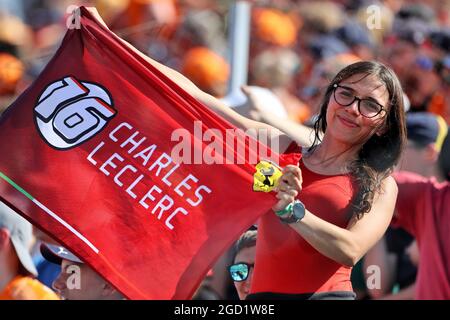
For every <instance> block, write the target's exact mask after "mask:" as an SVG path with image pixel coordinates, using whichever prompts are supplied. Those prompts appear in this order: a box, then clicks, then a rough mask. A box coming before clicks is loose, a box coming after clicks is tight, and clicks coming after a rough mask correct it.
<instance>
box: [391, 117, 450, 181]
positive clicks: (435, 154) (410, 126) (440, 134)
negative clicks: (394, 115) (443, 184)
mask: <svg viewBox="0 0 450 320" xmlns="http://www.w3.org/2000/svg"><path fill="white" fill-rule="evenodd" d="M406 128H407V132H408V143H407V145H406V148H405V150H404V152H403V155H402V159H401V161H400V169H401V170H402V171H410V172H414V173H417V174H420V175H422V176H425V177H431V176H434V177H436V178H438V180H445V179H443V177H441V174H440V172H439V168H438V158H439V153H440V152H441V149H442V144H443V142H444V139H445V137H446V135H447V131H448V128H447V124H446V123H445V120H444V119H443V118H442V117H440V116H437V115H435V114H432V113H430V112H413V113H408V114H407V116H406Z"/></svg>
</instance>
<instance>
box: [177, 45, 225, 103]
mask: <svg viewBox="0 0 450 320" xmlns="http://www.w3.org/2000/svg"><path fill="white" fill-rule="evenodd" d="M181 72H182V73H183V74H184V75H185V76H186V77H188V78H189V79H190V80H191V81H192V82H194V83H195V84H196V85H197V86H198V87H199V88H200V89H202V90H203V91H206V92H208V93H210V94H211V95H213V96H215V97H222V96H224V95H225V93H226V89H227V81H228V77H229V73H230V70H229V66H228V63H227V62H226V61H225V59H223V58H222V57H221V56H219V55H218V54H216V53H214V52H213V51H211V50H209V49H208V48H203V47H197V48H193V49H191V50H189V51H188V52H186V54H185V56H184V60H183V63H182V68H181Z"/></svg>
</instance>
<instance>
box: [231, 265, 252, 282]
mask: <svg viewBox="0 0 450 320" xmlns="http://www.w3.org/2000/svg"><path fill="white" fill-rule="evenodd" d="M254 267H255V264H254V263H246V262H237V263H234V264H232V265H231V266H228V272H229V273H230V276H231V279H233V281H236V282H241V281H245V280H247V278H248V275H249V274H250V268H254Z"/></svg>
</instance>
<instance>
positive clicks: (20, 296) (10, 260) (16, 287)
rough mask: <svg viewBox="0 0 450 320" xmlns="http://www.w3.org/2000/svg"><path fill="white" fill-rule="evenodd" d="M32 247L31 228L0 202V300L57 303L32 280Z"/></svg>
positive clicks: (47, 291) (34, 273)
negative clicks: (48, 301)
mask: <svg viewBox="0 0 450 320" xmlns="http://www.w3.org/2000/svg"><path fill="white" fill-rule="evenodd" d="M31 243H32V227H31V224H29V223H28V222H27V221H26V220H25V219H24V218H22V217H21V216H19V215H18V214H17V213H15V212H14V211H13V210H11V209H10V208H9V207H7V206H6V205H5V204H4V203H3V202H0V300H59V298H58V296H57V295H56V294H55V293H54V292H53V291H51V290H50V289H49V288H47V287H46V286H44V285H43V284H42V283H40V282H39V281H38V280H36V279H35V277H36V276H37V270H36V268H35V266H34V264H33V260H32V258H31V254H30V246H31Z"/></svg>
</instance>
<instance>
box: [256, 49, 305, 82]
mask: <svg viewBox="0 0 450 320" xmlns="http://www.w3.org/2000/svg"><path fill="white" fill-rule="evenodd" d="M299 67H300V59H299V57H298V56H297V54H296V53H295V52H294V51H292V50H289V49H283V48H277V49H274V50H265V51H262V52H261V53H260V54H258V55H257V56H256V57H255V60H254V61H253V64H252V76H253V78H254V79H253V80H254V82H255V83H256V84H257V85H260V86H262V87H266V88H278V87H289V85H290V84H291V83H292V79H293V76H294V75H295V73H296V72H297V71H298V69H299Z"/></svg>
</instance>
